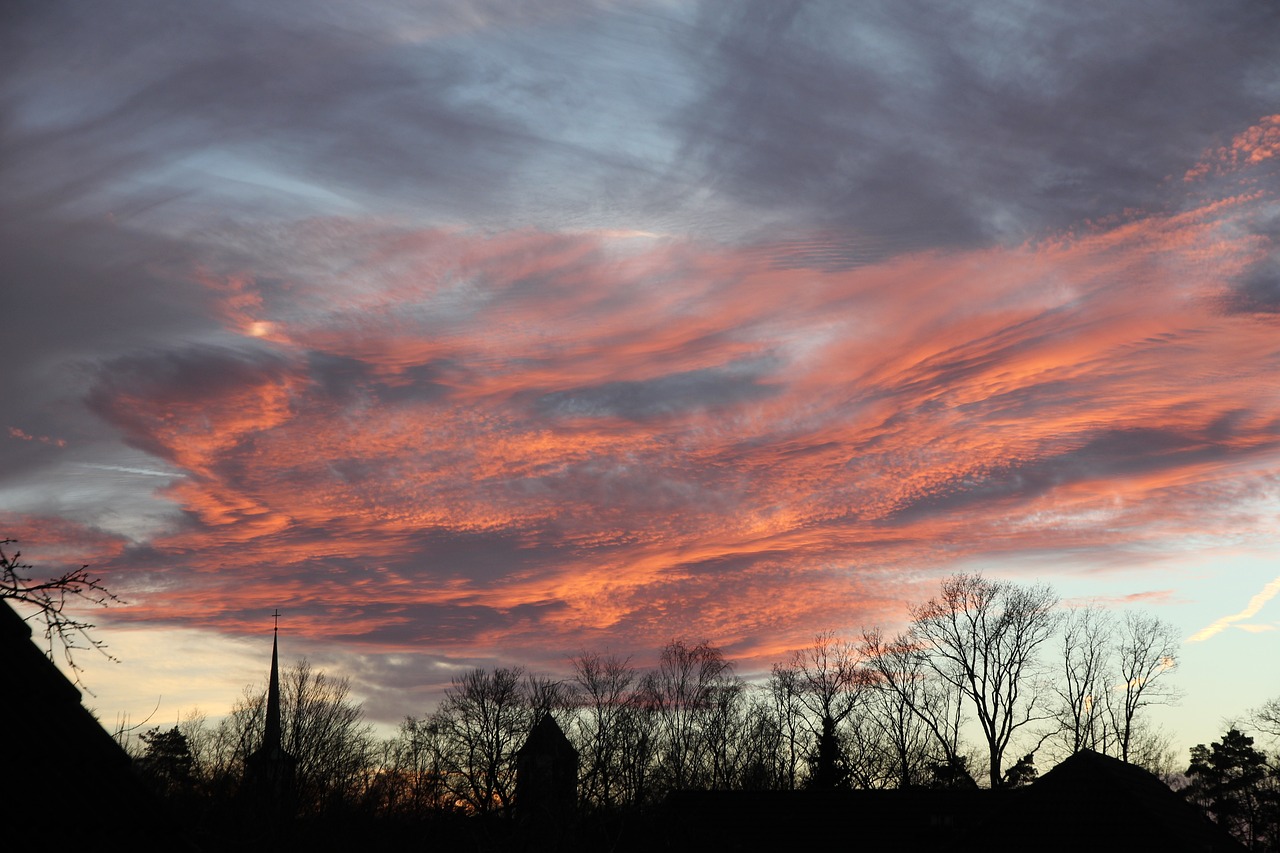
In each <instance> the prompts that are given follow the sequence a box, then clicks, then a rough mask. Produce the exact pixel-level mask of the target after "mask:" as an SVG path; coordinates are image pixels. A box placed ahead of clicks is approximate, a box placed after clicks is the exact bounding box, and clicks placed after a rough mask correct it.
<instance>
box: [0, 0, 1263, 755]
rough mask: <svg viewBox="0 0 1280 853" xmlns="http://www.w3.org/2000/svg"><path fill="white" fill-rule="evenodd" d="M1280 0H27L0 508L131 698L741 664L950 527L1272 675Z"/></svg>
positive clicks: (913, 565)
mask: <svg viewBox="0 0 1280 853" xmlns="http://www.w3.org/2000/svg"><path fill="white" fill-rule="evenodd" d="M1278 45H1280V6H1277V5H1276V4H1275V3H1271V2H1262V0H1215V2H1212V3H1205V2H1203V0H1148V1H1147V2H1139V3H1114V2H1111V0H1079V2H1073V3H1059V2H1049V0H984V2H980V3H972V4H970V3H949V2H940V1H939V2H923V0H884V2H856V3H829V4H823V3H791V2H782V0H760V2H755V3H749V2H711V3H707V4H705V5H698V4H693V3H678V2H659V1H658V0H654V2H643V0H634V2H626V1H625V0H617V2H603V0H601V2H572V0H554V2H553V0H548V2H537V3H508V2H498V0H472V2H466V0H458V2H443V0H441V1H440V2H381V3H374V4H369V3H363V2H327V3H316V2H309V1H308V2H303V0H297V2H292V0H289V1H287V2H280V0H276V2H271V3H266V4H264V3H260V2H206V3H174V2H159V0H157V2H134V0H129V2H121V3H100V2H81V3H74V2H23V0H18V2H11V3H7V4H5V5H4V9H3V11H0V187H2V188H3V189H2V190H0V259H3V260H2V263H3V268H4V276H3V283H2V284H0V288H2V289H0V307H2V309H3V310H2V313H0V316H2V317H3V320H4V325H5V330H6V335H5V338H6V347H5V361H4V367H3V370H2V371H0V386H2V392H3V399H4V400H5V406H4V410H3V419H2V420H0V455H2V456H0V458H2V464H0V537H3V536H8V537H12V538H16V539H18V540H20V547H21V548H22V550H23V552H24V556H25V557H26V558H27V559H28V561H30V562H32V563H34V564H35V565H36V566H37V570H38V571H40V572H42V573H43V574H51V573H54V572H56V571H61V570H64V569H65V568H67V567H68V566H74V565H79V564H81V563H88V564H90V565H91V567H92V568H93V569H94V571H95V572H96V573H98V574H101V575H102V577H103V578H104V579H105V580H106V582H107V584H108V585H109V586H110V588H111V589H112V590H113V591H115V592H116V593H117V594H118V595H120V596H121V597H122V598H124V599H126V600H127V602H128V603H127V605H126V606H121V607H118V608H113V609H111V610H109V611H105V612H100V613H94V614H93V616H94V618H95V620H96V621H97V622H98V624H99V632H98V633H99V636H100V637H101V638H102V639H104V640H106V641H107V642H108V643H109V644H110V645H111V647H112V650H113V651H114V652H115V653H116V654H117V655H118V656H119V657H120V658H121V663H119V664H111V663H109V662H107V661H105V660H102V659H99V658H93V657H91V656H89V655H82V656H81V662H82V663H84V664H85V665H86V667H87V671H86V673H85V676H84V677H85V682H86V684H87V685H88V687H89V688H91V689H92V690H93V691H94V693H95V694H96V696H88V697H86V702H87V704H88V705H90V706H91V707H94V708H96V709H97V711H98V713H99V714H100V716H101V717H102V719H103V721H104V723H106V724H107V725H108V726H110V725H111V724H112V723H113V721H114V720H118V719H121V718H128V719H130V720H133V721H137V720H140V719H142V718H145V717H147V716H148V714H151V713H152V709H153V708H155V709H156V716H155V718H154V719H155V721H156V722H158V723H160V724H170V725H171V724H172V723H173V722H175V721H176V718H177V716H178V715H179V714H182V713H186V712H188V711H190V710H191V709H193V708H195V707H197V706H198V707H199V708H201V709H202V710H204V711H206V712H208V713H209V714H210V715H212V716H217V715H219V714H222V713H225V711H226V710H227V709H228V708H229V706H230V705H231V703H232V702H233V701H234V700H235V699H236V698H237V696H238V695H239V693H240V690H241V688H242V687H243V686H244V685H245V684H246V683H248V682H251V681H257V680H258V679H260V678H261V677H262V675H263V674H264V671H265V667H266V664H267V661H268V658H269V654H270V628H271V617H270V615H269V614H270V613H271V612H272V611H273V610H274V609H276V608H279V610H280V611H281V612H282V614H283V617H282V619H281V632H282V633H281V642H282V656H283V657H284V658H285V659H286V660H290V659H293V658H296V657H297V656H299V655H304V654H305V655H307V656H308V657H309V658H310V659H311V661H312V662H313V663H315V664H316V665H318V666H321V667H323V668H325V669H328V670H329V671H331V672H333V673H335V674H345V675H349V676H350V677H351V679H352V686H353V692H354V693H355V694H356V695H357V696H358V697H360V698H362V699H363V700H365V701H366V710H367V711H368V713H369V716H370V717H371V718H372V719H374V720H376V721H379V722H383V723H394V722H395V721H396V720H397V719H399V718H400V717H402V716H403V715H405V714H407V713H415V714H421V713H424V712H426V711H428V710H430V708H431V707H432V706H433V704H434V701H435V699H436V698H437V697H438V696H439V694H440V691H441V690H442V688H443V687H444V686H446V685H447V684H448V683H449V680H450V678H451V677H453V676H454V675H455V674H457V673H458V672H459V671H460V670H461V668H464V667H468V666H474V665H482V666H491V665H495V664H504V665H505V664H524V665H526V666H528V667H530V668H531V669H534V670H537V671H541V672H547V673H555V672H564V671H565V670H566V669H567V663H566V661H567V657H568V656H569V655H572V654H574V653H576V652H579V651H582V650H584V649H587V650H595V651H602V652H603V651H612V652H616V653H619V654H623V655H632V656H633V658H634V660H635V662H636V663H637V664H638V665H642V666H643V665H647V664H649V663H651V662H652V661H653V659H654V657H655V654H656V650H657V649H658V648H660V647H661V646H662V645H663V644H664V643H666V642H667V641H668V640H670V639H672V638H673V637H687V638H691V639H707V640H710V641H711V642H712V643H715V644H717V645H719V646H721V647H722V648H723V649H724V650H725V652H726V653H727V654H728V655H729V656H730V657H731V658H733V659H734V660H735V661H736V662H737V665H738V671H739V672H740V673H742V674H744V675H746V674H751V673H754V672H760V671H767V669H768V666H769V664H771V663H773V662H775V661H779V660H783V659H784V658H785V657H786V655H787V654H788V650H790V649H793V648H796V647H798V646H803V645H804V644H805V643H806V642H808V641H809V640H810V639H811V638H812V637H813V635H814V633H815V632H817V631H820V630H834V631H837V632H841V633H844V634H846V635H853V634H855V633H856V632H857V631H858V630H859V629H860V628H861V627H862V626H872V625H882V626H884V627H885V628H886V629H890V630H892V629H897V628H900V627H901V626H902V625H903V620H904V617H905V614H906V605H907V603H908V602H912V601H920V600H922V599H923V598H926V597H928V596H929V595H931V594H932V593H933V592H934V591H935V590H936V588H937V584H938V581H939V580H940V579H941V578H942V577H944V576H946V575H947V574H949V573H952V572H956V571H977V570H980V571H982V572H984V573H986V574H988V575H990V576H992V577H997V578H1007V579H1013V580H1017V581H1026V582H1031V581H1046V582H1049V583H1052V584H1053V585H1054V586H1055V587H1056V588H1057V590H1058V591H1059V593H1060V594H1061V595H1062V596H1063V598H1064V599H1065V600H1067V601H1068V603H1071V604H1078V603H1080V602H1083V601H1085V600H1089V599H1096V600H1098V601H1100V602H1102V603H1104V604H1107V605H1109V606H1114V607H1117V608H1123V607H1130V606H1132V607H1141V608H1145V609H1147V610H1149V611H1151V612H1153V613H1155V614H1157V615H1159V616H1160V617H1162V618H1164V619H1167V620H1169V621H1171V622H1172V623H1174V624H1175V625H1177V626H1178V629H1179V630H1180V631H1181V632H1182V633H1183V635H1184V637H1186V638H1187V639H1186V642H1185V644H1184V646H1183V651H1182V654H1183V665H1182V668H1181V672H1180V673H1179V675H1178V683H1179V685H1180V686H1181V687H1182V688H1183V689H1184V690H1185V691H1186V693H1187V696H1186V698H1185V699H1184V700H1183V702H1182V705H1181V706H1180V707H1178V708H1176V709H1172V710H1168V711H1162V712H1160V714H1159V715H1158V719H1159V720H1160V721H1162V722H1163V723H1165V724H1166V725H1167V726H1168V727H1170V728H1171V730H1173V731H1175V732H1176V734H1177V736H1178V738H1179V742H1180V743H1181V744H1182V745H1183V746H1184V747H1185V746H1189V745H1191V744H1193V743H1196V742H1207V741H1208V740H1210V739H1214V738H1216V737H1217V736H1218V735H1219V734H1220V733H1221V731H1222V721H1223V720H1224V719H1225V718H1228V717H1238V716H1240V715H1242V714H1243V713H1245V712H1246V711H1247V710H1248V709H1249V708H1250V707H1252V706H1254V705H1257V704H1258V703H1260V702H1261V701H1262V700H1264V699H1266V698H1269V697H1271V696H1276V695H1280V671H1278V669H1277V666H1276V661H1277V660H1280V632H1277V630H1276V629H1277V628H1280V598H1277V597H1276V594H1277V593H1278V592H1280V560H1277V554H1278V552H1280V48H1278V47H1277V46H1278Z"/></svg>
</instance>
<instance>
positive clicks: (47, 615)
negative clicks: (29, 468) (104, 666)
mask: <svg viewBox="0 0 1280 853" xmlns="http://www.w3.org/2000/svg"><path fill="white" fill-rule="evenodd" d="M16 544H17V540H14V539H0V599H5V600H8V601H9V602H10V603H13V604H17V605H18V609H19V610H22V609H24V608H32V609H34V610H35V613H34V614H32V616H30V617H24V618H26V619H27V620H28V621H29V620H30V619H32V618H35V619H38V620H39V621H40V622H41V623H42V624H43V625H44V640H45V653H46V654H47V655H48V656H49V658H50V659H51V660H52V659H53V655H54V650H55V649H56V648H60V649H61V650H62V658H63V660H64V661H65V662H66V664H67V669H68V670H69V671H70V672H71V678H72V680H73V681H75V683H76V684H79V685H80V686H81V687H83V686H84V684H83V682H82V681H81V679H80V673H81V671H82V667H81V666H80V665H79V664H77V663H76V659H75V652H77V651H86V650H89V649H93V650H94V651H97V652H101V653H102V655H103V656H104V657H106V658H107V659H108V660H112V661H114V660H115V657H114V656H112V655H111V654H109V653H108V652H107V644H106V643H105V642H103V641H102V640H99V639H98V638H96V637H94V636H93V634H92V633H91V632H92V631H93V629H94V628H95V627H97V626H95V625H94V624H93V623H92V622H88V621H86V620H85V619H82V618H80V617H79V616H76V615H74V614H73V613H72V612H70V611H69V610H68V609H67V608H68V607H69V606H73V605H75V604H80V603H83V604H92V605H94V606H97V607H108V606H110V605H111V604H120V603H122V602H121V601H120V599H119V598H117V597H116V596H115V595H114V594H112V593H111V592H109V591H108V590H107V588H106V587H105V586H104V585H103V583H102V579H101V578H96V577H93V576H92V575H90V574H89V567H88V566H81V567H80V568H78V569H73V570H71V571H69V572H64V573H63V574H61V575H58V576H57V577H52V578H48V579H47V580H43V581H37V580H35V579H33V577H32V576H31V575H30V574H29V572H30V571H31V569H32V568H33V566H30V565H28V564H26V563H24V562H22V552H21V551H12V552H6V551H5V548H6V547H7V546H10V545H16Z"/></svg>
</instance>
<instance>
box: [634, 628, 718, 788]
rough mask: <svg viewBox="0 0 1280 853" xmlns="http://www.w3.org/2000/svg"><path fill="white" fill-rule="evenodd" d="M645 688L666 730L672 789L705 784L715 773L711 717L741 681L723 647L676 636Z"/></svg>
mask: <svg viewBox="0 0 1280 853" xmlns="http://www.w3.org/2000/svg"><path fill="white" fill-rule="evenodd" d="M646 687H647V690H646V693H647V695H648V701H649V704H650V705H651V707H652V708H653V709H654V711H655V713H656V716H657V722H658V727H659V734H660V736H661V739H662V741H661V745H662V769H663V770H664V771H665V773H666V774H667V780H666V781H667V785H668V787H669V788H672V789H680V788H691V787H702V786H704V785H706V784H709V782H710V779H711V777H712V775H713V764H714V761H713V756H712V754H711V752H710V751H709V746H708V735H709V733H710V729H709V726H710V723H711V721H712V719H713V718H714V715H715V713H716V710H717V705H718V703H720V702H721V701H722V700H723V698H724V696H723V694H724V693H725V692H726V691H729V692H734V693H736V692H737V691H738V689H739V687H740V685H739V683H738V680H737V678H736V677H735V676H734V675H733V667H732V666H731V665H730V664H729V662H728V661H726V660H725V658H724V654H723V653H722V652H721V651H720V649H718V648H716V647H715V646H712V645H710V644H709V643H706V642H701V643H697V644H694V645H689V644H688V643H686V642H684V641H683V640H672V641H671V642H670V643H668V644H667V646H666V647H665V648H664V649H663V650H662V655H661V657H660V659H659V662H658V669H657V670H656V671H655V672H653V673H651V674H650V675H649V676H648V678H647V679H646Z"/></svg>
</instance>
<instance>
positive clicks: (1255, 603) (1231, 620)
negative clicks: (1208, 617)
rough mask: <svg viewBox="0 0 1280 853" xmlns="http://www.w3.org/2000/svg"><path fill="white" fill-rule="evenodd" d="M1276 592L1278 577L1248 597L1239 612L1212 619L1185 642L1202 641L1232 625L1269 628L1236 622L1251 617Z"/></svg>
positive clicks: (1253, 629) (1259, 629)
mask: <svg viewBox="0 0 1280 853" xmlns="http://www.w3.org/2000/svg"><path fill="white" fill-rule="evenodd" d="M1277 593H1280V577H1277V578H1276V579H1275V580H1273V581H1271V582H1270V583H1268V584H1267V585H1266V586H1264V587H1263V588H1262V590H1261V591H1260V592H1259V593H1258V594H1257V595H1255V596H1253V598H1250V599H1249V603H1248V604H1247V605H1245V608H1244V609H1243V610H1241V611H1240V612H1239V613H1232V614H1231V615H1230V616H1223V617H1222V618H1221V619H1216V620H1214V621H1213V622H1211V623H1210V624H1208V625H1206V626H1205V627H1203V628H1201V629H1200V630H1199V631H1196V632H1195V633H1194V634H1192V635H1191V636H1190V637H1187V642H1188V643H1200V642H1203V641H1205V640H1207V639H1209V638H1210V637H1213V636H1215V635H1217V634H1219V633H1221V632H1222V631H1224V630H1225V629H1227V628H1230V627H1233V626H1234V627H1237V628H1243V629H1244V630H1246V631H1253V632H1257V631H1266V630H1270V626H1258V625H1237V624H1236V623H1237V622H1244V621H1245V620H1246V619H1252V618H1253V617H1254V616H1257V615H1258V611H1260V610H1261V609H1262V607H1263V605H1265V604H1266V603H1267V602H1268V601H1270V600H1271V599H1273V598H1275V597H1276V595H1277Z"/></svg>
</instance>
